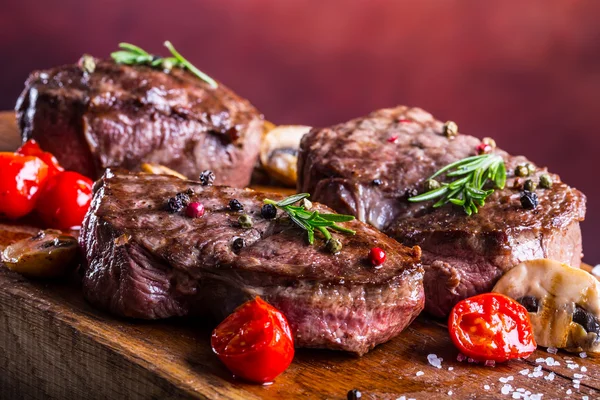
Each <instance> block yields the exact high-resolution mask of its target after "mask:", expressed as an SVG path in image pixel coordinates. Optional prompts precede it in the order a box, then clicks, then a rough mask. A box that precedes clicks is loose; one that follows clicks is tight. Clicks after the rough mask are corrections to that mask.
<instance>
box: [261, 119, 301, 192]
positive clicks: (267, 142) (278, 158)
mask: <svg viewBox="0 0 600 400" xmlns="http://www.w3.org/2000/svg"><path fill="white" fill-rule="evenodd" d="M310 129H311V127H310V126H303V125H281V126H278V127H275V128H274V129H271V130H269V131H268V132H267V133H266V134H265V135H264V136H263V140H262V143H261V147H260V162H261V164H262V166H263V168H264V169H265V171H267V173H268V174H269V175H270V176H271V177H272V178H274V179H276V180H278V181H280V182H282V183H284V184H286V185H295V184H296V178H297V168H296V164H297V162H298V149H299V148H300V140H301V139H302V136H304V135H305V134H306V133H307V132H308V131H310Z"/></svg>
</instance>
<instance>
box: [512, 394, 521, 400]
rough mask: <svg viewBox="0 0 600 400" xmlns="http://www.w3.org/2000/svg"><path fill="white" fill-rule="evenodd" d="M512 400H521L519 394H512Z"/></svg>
mask: <svg viewBox="0 0 600 400" xmlns="http://www.w3.org/2000/svg"><path fill="white" fill-rule="evenodd" d="M512 398H513V399H520V398H521V393H517V392H513V394H512Z"/></svg>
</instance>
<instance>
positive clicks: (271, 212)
mask: <svg viewBox="0 0 600 400" xmlns="http://www.w3.org/2000/svg"><path fill="white" fill-rule="evenodd" d="M260 215H262V217H263V218H264V219H273V218H275V217H276V216H277V208H276V207H275V206H274V205H273V204H265V205H264V206H262V208H261V209H260Z"/></svg>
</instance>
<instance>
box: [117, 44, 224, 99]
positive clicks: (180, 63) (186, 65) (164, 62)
mask: <svg viewBox="0 0 600 400" xmlns="http://www.w3.org/2000/svg"><path fill="white" fill-rule="evenodd" d="M164 45H165V47H166V48H167V49H169V51H170V52H171V54H172V57H165V58H163V57H158V56H155V55H153V54H150V53H148V52H147V51H146V50H144V49H142V48H140V47H138V46H135V45H133V44H130V43H119V48H120V49H121V50H119V51H115V52H113V53H111V54H110V56H111V57H112V59H113V60H115V62H116V63H118V64H128V65H149V66H151V67H155V68H162V69H164V70H167V71H170V70H171V68H173V67H179V68H183V69H188V70H189V71H190V72H191V73H192V74H194V75H196V76H197V77H198V78H200V79H202V80H203V81H204V82H206V83H208V84H209V85H210V86H212V87H213V88H216V87H217V86H218V85H217V82H216V81H215V80H214V79H213V78H211V77H210V76H208V75H206V74H205V73H204V72H202V71H200V70H199V69H198V68H196V67H195V66H194V65H193V64H192V63H191V62H189V61H188V60H186V59H185V58H184V57H183V56H182V55H181V54H180V53H179V52H178V51H177V50H176V49H175V47H173V45H172V44H171V42H169V41H168V40H167V41H166V42H165V43H164Z"/></svg>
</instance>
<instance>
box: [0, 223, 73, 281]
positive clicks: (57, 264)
mask: <svg viewBox="0 0 600 400" xmlns="http://www.w3.org/2000/svg"><path fill="white" fill-rule="evenodd" d="M78 252H79V246H78V244H77V239H75V238H74V237H73V236H70V235H65V234H63V233H62V232H60V231H56V230H46V231H40V232H39V233H38V234H37V235H35V236H33V237H31V238H28V239H23V240H20V241H18V242H16V243H13V244H11V245H10V246H8V247H7V248H5V249H4V251H3V252H2V262H3V263H4V264H5V265H6V266H7V267H8V269H11V270H13V271H16V272H18V273H20V274H23V275H26V276H29V277H35V278H52V277H57V276H61V275H64V274H65V273H66V272H68V271H69V270H71V269H72V268H73V267H74V266H75V263H76V261H77V256H78Z"/></svg>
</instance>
